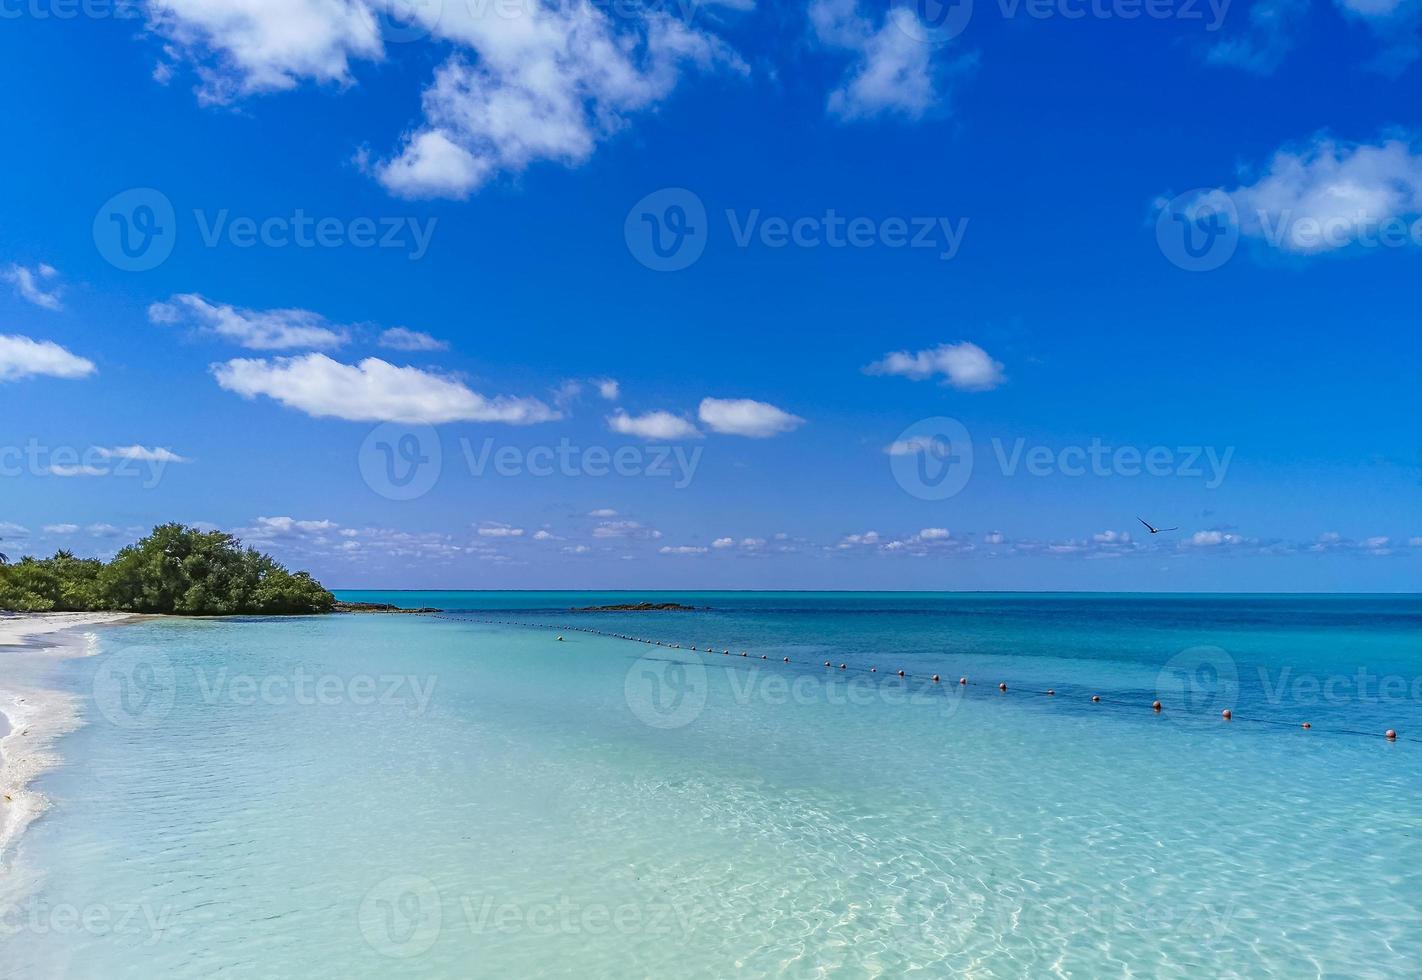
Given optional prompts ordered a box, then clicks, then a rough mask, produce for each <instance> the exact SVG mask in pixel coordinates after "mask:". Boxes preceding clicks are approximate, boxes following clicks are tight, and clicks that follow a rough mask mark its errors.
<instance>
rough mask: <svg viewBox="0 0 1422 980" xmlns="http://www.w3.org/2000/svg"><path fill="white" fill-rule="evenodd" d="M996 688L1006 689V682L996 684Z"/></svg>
mask: <svg viewBox="0 0 1422 980" xmlns="http://www.w3.org/2000/svg"><path fill="white" fill-rule="evenodd" d="M997 689H998V690H999V691H1005V690H1007V684H1006V682H1004V683H1002V684H999V685H997Z"/></svg>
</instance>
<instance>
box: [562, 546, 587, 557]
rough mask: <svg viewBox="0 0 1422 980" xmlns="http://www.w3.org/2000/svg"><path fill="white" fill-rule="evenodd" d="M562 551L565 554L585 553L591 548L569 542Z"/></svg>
mask: <svg viewBox="0 0 1422 980" xmlns="http://www.w3.org/2000/svg"><path fill="white" fill-rule="evenodd" d="M562 551H563V554H565V555H586V554H587V553H588V552H589V551H592V549H591V548H589V547H588V546H587V545H585V544H570V545H566V546H565V547H564V548H563V549H562Z"/></svg>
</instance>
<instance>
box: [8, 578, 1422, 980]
mask: <svg viewBox="0 0 1422 980" xmlns="http://www.w3.org/2000/svg"><path fill="white" fill-rule="evenodd" d="M342 598H347V599H359V600H367V601H390V602H395V603H399V604H401V605H405V606H413V605H431V606H438V607H441V608H443V609H445V610H446V611H447V612H446V614H445V615H444V616H442V617H427V616H331V617H320V618H303V619H293V620H258V619H232V620H218V621H210V622H192V621H174V622H150V623H146V624H142V625H136V626H126V627H120V628H112V629H107V630H103V631H101V638H102V642H101V652H100V653H99V654H97V655H96V656H93V657H88V658H82V659H76V660H69V661H65V662H63V663H62V664H60V665H59V666H57V667H55V668H54V669H53V672H52V673H53V676H52V677H51V678H50V681H51V684H52V686H54V687H56V688H59V689H62V690H65V691H68V692H70V693H72V694H73V695H74V696H75V697H77V698H78V699H80V703H81V705H82V710H83V713H84V715H85V717H86V724H85V725H84V726H83V727H82V728H80V729H79V730H77V731H75V732H74V733H73V734H72V735H69V736H67V737H66V738H65V739H64V740H63V741H62V743H61V745H60V748H61V751H62V754H63V756H64V760H65V762H64V765H62V766H61V767H60V768H57V769H55V770H52V771H51V772H49V773H47V774H46V775H44V776H42V777H41V778H40V779H39V780H38V781H37V783H36V785H37V787H38V788H39V789H41V790H42V791H43V792H45V793H46V794H47V795H48V796H49V797H50V798H51V800H52V802H53V807H52V809H51V810H50V811H49V812H48V813H46V814H45V815H44V816H43V817H42V818H41V819H40V820H39V821H37V822H36V823H35V824H34V825H33V826H31V827H30V829H29V830H28V831H27V832H26V834H25V836H24V837H23V838H22V840H21V841H20V843H19V846H18V849H17V851H16V852H15V854H14V855H13V858H12V859H11V860H10V862H9V866H8V867H7V868H6V869H5V871H4V873H3V876H0V902H3V906H0V908H3V913H4V915H3V919H0V925H3V931H0V976H5V977H11V976H13V977H25V978H36V977H83V978H90V977H95V978H106V980H114V978H116V980H122V978H127V977H142V978H150V977H211V976H226V977H244V978H245V977H253V978H256V977H262V978H267V977H332V978H347V977H382V978H383V977H403V976H411V977H416V976H418V977H441V976H446V977H499V978H510V977H534V976H555V977H576V978H589V977H617V978H625V977H643V976H646V977H718V978H719V977H728V976H735V975H745V976H777V977H779V976H785V977H872V976H885V977H900V976H906V975H919V976H926V977H936V976H965V977H1050V976H1064V977H1065V976H1071V977H1084V978H1098V977H1126V976H1150V977H1154V976H1166V977H1189V978H1198V977H1235V976H1240V977H1288V978H1298V977H1325V976H1327V977H1335V976H1336V977H1344V976H1346V977H1416V976H1419V975H1422V838H1420V837H1419V834H1422V643H1419V638H1422V598H1419V597H1399V596H1170V597H1160V596H1149V597H1148V596H1128V595H932V594H923V593H913V594H902V595H895V594H883V593H875V594H859V593H744V594H742V593H677V594H673V593H665V594H657V595H655V596H649V595H648V594H646V593H639V594H637V595H635V596H632V595H624V594H597V593H530V592H519V593H465V592H441V593H346V594H343V596H342ZM643 598H655V599H657V600H658V601H675V602H681V603H684V604H687V605H692V606H696V607H698V608H697V610H696V611H694V612H659V613H635V614H619V613H588V612H572V611H570V610H571V609H572V608H573V607H578V606H587V605H592V604H599V603H609V602H625V601H629V600H634V599H643ZM588 630H596V631H599V632H598V633H592V632H587V631H588ZM604 634H625V635H628V636H631V637H635V638H642V639H648V640H660V641H662V642H663V643H664V644H667V645H664V646H656V645H655V644H652V643H639V642H636V641H635V640H627V639H618V638H615V637H614V636H609V635H604ZM559 636H562V637H563V639H562V640H561V641H560V640H559V639H558V637H559ZM671 644H679V645H680V648H679V649H673V648H672V647H671V646H670V645H671ZM692 646H695V647H697V648H698V649H697V650H696V651H694V652H693V651H692V650H691V649H690V648H691V647H692ZM708 648H709V649H710V650H711V651H714V652H705V651H707V650H708ZM723 650H729V651H730V654H729V655H727V654H723V653H722V651H723ZM742 651H744V652H745V653H746V654H747V655H746V656H744V657H742V656H740V654H741V653H742ZM762 658H763V659H762ZM785 658H789V662H788V663H787V662H786V659H785ZM825 661H829V662H830V663H831V666H830V667H829V668H825V667H824V666H823V664H824V662H825ZM841 663H842V664H844V665H845V667H844V668H843V669H841V668H840V666H839V665H840V664H841ZM871 668H873V669H872V671H871ZM899 670H903V671H904V673H905V676H904V677H903V678H902V679H901V678H899V677H898V674H897V672H898V671H899ZM934 673H937V674H939V675H940V677H941V680H940V681H939V682H938V683H934V682H933V681H932V680H931V676H932V674H934ZM960 677H966V678H968V680H969V683H968V684H967V685H960V684H959V683H958V681H959V678H960ZM1000 683H1005V684H1006V685H1007V691H1006V692H1003V691H1001V690H999V688H998V685H999V684H1000ZM1048 690H1052V691H1054V692H1055V694H1054V695H1048V694H1046V693H1045V692H1046V691H1048ZM1093 695H1096V696H1098V697H1100V699H1101V700H1100V701H1099V702H1094V701H1092V696H1093ZM1157 699H1159V700H1160V701H1161V702H1162V710H1161V711H1160V712H1159V713H1156V712H1154V711H1152V710H1151V703H1152V701H1154V700H1157ZM1226 708H1228V709H1229V710H1230V711H1231V712H1232V714H1233V720H1232V721H1228V722H1226V721H1224V720H1222V718H1221V714H1220V713H1221V711H1222V710H1224V709H1226ZM1304 722H1308V723H1309V724H1310V725H1311V726H1312V727H1311V728H1310V729H1304V728H1303V727H1302V725H1303V723H1304ZM1387 729H1394V730H1396V731H1397V733H1398V734H1399V738H1398V739H1397V740H1396V741H1395V742H1390V741H1388V740H1387V739H1385V738H1384V737H1382V735H1383V733H1384V732H1385V731H1386V730H1387Z"/></svg>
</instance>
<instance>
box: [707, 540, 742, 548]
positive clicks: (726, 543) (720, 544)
mask: <svg viewBox="0 0 1422 980" xmlns="http://www.w3.org/2000/svg"><path fill="white" fill-rule="evenodd" d="M735 546H736V539H735V538H717V539H716V540H715V541H712V542H711V547H713V548H734V547H735Z"/></svg>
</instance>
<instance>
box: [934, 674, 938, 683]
mask: <svg viewBox="0 0 1422 980" xmlns="http://www.w3.org/2000/svg"><path fill="white" fill-rule="evenodd" d="M933 683H935V684H937V683H938V675H937V674H934V675H933Z"/></svg>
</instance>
